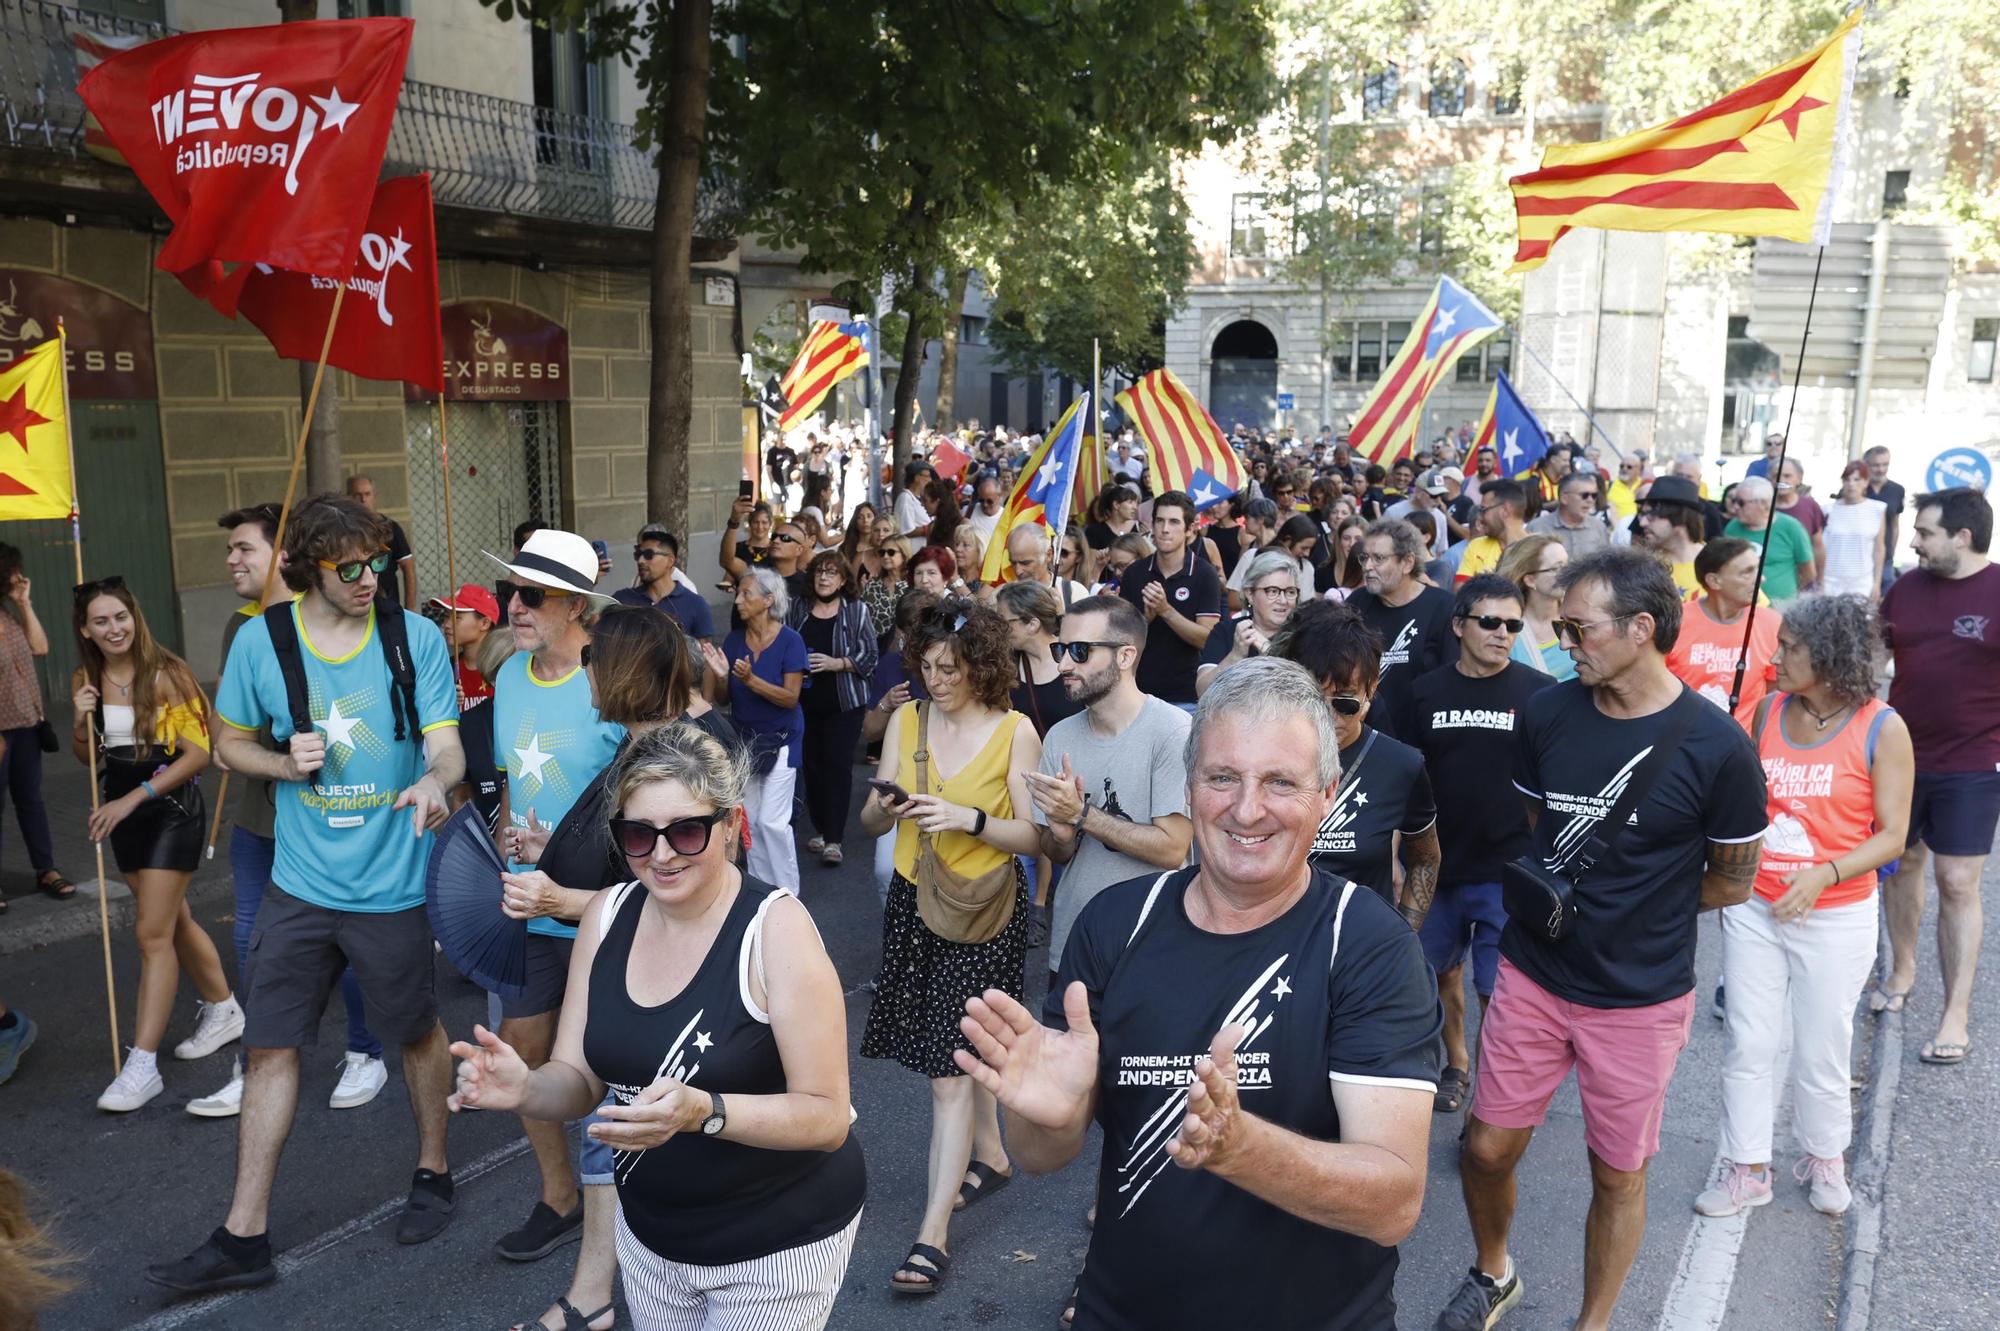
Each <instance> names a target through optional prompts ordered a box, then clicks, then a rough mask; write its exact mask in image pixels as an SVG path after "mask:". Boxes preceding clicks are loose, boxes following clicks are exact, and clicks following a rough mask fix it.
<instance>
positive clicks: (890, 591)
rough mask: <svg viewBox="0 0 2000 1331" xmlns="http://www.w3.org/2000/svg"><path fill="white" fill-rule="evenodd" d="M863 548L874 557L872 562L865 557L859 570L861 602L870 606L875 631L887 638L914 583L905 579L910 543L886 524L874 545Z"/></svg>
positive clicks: (869, 616) (870, 616) (869, 611)
mask: <svg viewBox="0 0 2000 1331" xmlns="http://www.w3.org/2000/svg"><path fill="white" fill-rule="evenodd" d="M863 549H864V550H868V551H869V552H870V553H871V554H872V555H873V557H874V558H873V564H872V566H871V564H870V563H869V562H868V561H866V560H864V561H863V562H862V565H861V567H860V568H859V569H857V570H856V573H857V574H858V576H859V578H860V581H861V604H863V605H865V606H867V607H868V618H869V619H871V620H873V621H874V622H875V631H876V632H877V633H880V634H881V635H882V637H883V638H884V639H887V637H888V636H889V626H890V625H891V624H893V623H894V622H895V620H896V607H897V606H898V605H900V604H901V603H902V600H903V596H904V594H905V593H906V592H908V591H909V590H910V584H909V583H908V582H906V581H905V580H904V573H905V570H906V569H907V568H908V566H909V562H910V543H909V542H908V541H907V540H905V539H904V538H902V537H901V536H897V535H895V534H894V533H892V532H889V531H888V530H887V529H886V528H882V529H881V530H880V534H879V535H878V537H877V539H876V541H875V543H874V545H873V546H863Z"/></svg>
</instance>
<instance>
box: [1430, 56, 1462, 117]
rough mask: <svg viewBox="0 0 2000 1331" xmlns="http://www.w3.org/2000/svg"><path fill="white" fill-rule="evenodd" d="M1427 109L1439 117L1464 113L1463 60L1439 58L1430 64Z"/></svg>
mask: <svg viewBox="0 0 2000 1331" xmlns="http://www.w3.org/2000/svg"><path fill="white" fill-rule="evenodd" d="M1427 109H1428V110H1429V112H1430V113H1431V115H1433V116H1436V117H1440V118H1442V117H1448V116H1462V115H1464V114H1465V62H1464V61H1462V60H1440V61H1438V63H1437V64H1435V65H1432V66H1431V91H1430V104H1429V106H1428V107H1427Z"/></svg>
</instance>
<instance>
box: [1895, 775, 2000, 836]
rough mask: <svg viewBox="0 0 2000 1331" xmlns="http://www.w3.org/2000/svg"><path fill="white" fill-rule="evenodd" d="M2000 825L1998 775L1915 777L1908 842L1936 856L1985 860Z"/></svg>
mask: <svg viewBox="0 0 2000 1331" xmlns="http://www.w3.org/2000/svg"><path fill="white" fill-rule="evenodd" d="M1996 826H2000V772H1925V771H1922V770H1919V771H1918V772H1917V779H1916V784H1915V785H1914V786H1913V787H1912V788H1911V791H1910V839H1909V841H1908V842H1907V843H1906V844H1908V845H1911V846H1914V845H1916V844H1917V843H1918V842H1919V841H1921V842H1923V843H1924V844H1925V845H1927V846H1929V847H1930V848H1931V852H1932V853H1933V854H1936V855H1986V854H1990V853H1991V852H1992V850H1993V831H1994V828H1995V827H1996Z"/></svg>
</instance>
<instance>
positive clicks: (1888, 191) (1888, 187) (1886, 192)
mask: <svg viewBox="0 0 2000 1331" xmlns="http://www.w3.org/2000/svg"><path fill="white" fill-rule="evenodd" d="M1909 200H1910V173H1909V172H1907V171H1890V172H1888V173H1886V174H1885V175H1884V176H1883V177H1882V211H1883V212H1885V213H1893V212H1895V211H1896V210H1897V209H1898V208H1901V207H1902V206H1903V205H1904V204H1905V203H1908V202H1909Z"/></svg>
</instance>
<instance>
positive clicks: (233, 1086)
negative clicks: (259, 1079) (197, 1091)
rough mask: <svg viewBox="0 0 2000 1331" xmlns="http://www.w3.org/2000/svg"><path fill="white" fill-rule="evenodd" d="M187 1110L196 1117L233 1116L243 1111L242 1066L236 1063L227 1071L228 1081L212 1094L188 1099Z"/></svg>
mask: <svg viewBox="0 0 2000 1331" xmlns="http://www.w3.org/2000/svg"><path fill="white" fill-rule="evenodd" d="M187 1111H188V1113H190V1114H193V1115H194V1116H195V1117H196V1118H235V1117H236V1116H237V1115H238V1114H240V1113H242V1112H243V1066H242V1064H240V1063H239V1064H237V1065H236V1066H235V1067H233V1068H231V1069H230V1071H229V1081H228V1083H227V1084H226V1085H224V1086H223V1088H222V1089H221V1090H219V1091H217V1092H215V1093H214V1094H213V1095H203V1096H198V1097H197V1098H195V1099H193V1100H190V1101H188V1104H187Z"/></svg>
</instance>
